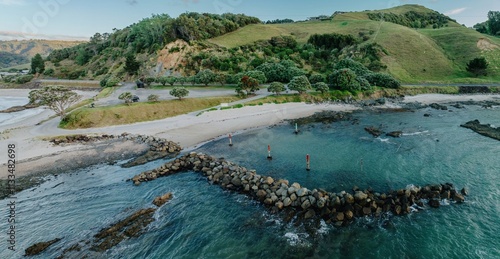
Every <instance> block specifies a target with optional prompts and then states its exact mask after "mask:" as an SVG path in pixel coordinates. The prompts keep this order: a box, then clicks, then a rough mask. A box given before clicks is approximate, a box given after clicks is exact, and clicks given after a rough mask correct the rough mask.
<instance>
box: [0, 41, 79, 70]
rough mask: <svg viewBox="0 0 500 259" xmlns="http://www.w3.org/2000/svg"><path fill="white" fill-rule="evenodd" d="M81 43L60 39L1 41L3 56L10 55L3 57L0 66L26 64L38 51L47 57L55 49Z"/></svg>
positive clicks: (0, 46) (0, 50) (7, 66)
mask: <svg viewBox="0 0 500 259" xmlns="http://www.w3.org/2000/svg"><path fill="white" fill-rule="evenodd" d="M80 43H82V42H81V41H60V40H57V41H56V40H22V41H17V40H13V41H0V52H1V53H3V56H5V57H6V56H8V57H9V60H6V59H3V61H5V62H0V68H9V67H14V66H18V65H20V64H25V63H27V62H29V60H30V59H31V58H32V57H34V56H35V55H36V54H37V53H40V55H42V56H43V57H46V56H48V55H49V54H50V53H51V52H52V51H53V50H56V49H63V48H69V47H73V46H75V45H78V44H80ZM3 56H2V57H3Z"/></svg>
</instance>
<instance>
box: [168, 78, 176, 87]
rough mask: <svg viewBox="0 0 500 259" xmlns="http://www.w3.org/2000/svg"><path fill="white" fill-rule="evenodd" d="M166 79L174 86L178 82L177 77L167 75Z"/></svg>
mask: <svg viewBox="0 0 500 259" xmlns="http://www.w3.org/2000/svg"><path fill="white" fill-rule="evenodd" d="M166 80H167V84H169V85H170V86H174V84H175V82H177V77H174V76H167V78H166Z"/></svg>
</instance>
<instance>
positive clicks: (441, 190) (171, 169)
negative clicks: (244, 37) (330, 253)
mask: <svg viewBox="0 0 500 259" xmlns="http://www.w3.org/2000/svg"><path fill="white" fill-rule="evenodd" d="M184 171H195V172H199V173H201V174H203V175H204V176H205V177H206V178H207V179H208V181H209V182H211V183H212V184H216V185H220V186H221V187H222V188H224V189H226V190H230V191H235V192H239V193H243V194H245V195H247V196H249V197H251V198H253V199H255V200H258V201H259V202H261V203H262V204H263V205H264V206H266V207H268V208H269V209H270V210H271V211H272V212H280V211H288V212H287V213H285V214H287V215H290V212H291V213H292V214H296V215H298V216H299V217H300V218H302V219H307V218H318V217H320V218H322V219H324V220H325V221H326V222H329V223H332V224H335V225H337V226H341V225H345V224H348V223H349V222H351V221H352V220H353V219H354V218H356V217H364V216H380V215H382V214H383V213H387V212H391V213H393V214H394V215H404V214H408V213H410V212H411V211H412V210H415V209H423V208H424V206H425V204H424V201H425V200H430V201H432V204H434V201H437V202H438V203H439V202H440V200H441V199H443V198H442V197H447V199H451V200H454V201H456V202H457V203H461V202H463V201H464V199H462V198H463V197H464V196H463V195H462V194H460V193H458V192H457V191H456V190H455V189H454V187H453V185H452V184H449V183H446V184H443V185H441V184H438V185H427V186H424V187H418V186H413V185H411V186H407V187H406V188H403V189H399V190H396V191H391V192H389V193H382V194H381V193H377V192H373V191H372V190H370V189H368V190H359V189H358V188H355V189H354V190H355V191H353V192H352V193H349V192H346V191H341V192H338V193H333V192H327V191H325V190H322V189H308V188H306V187H304V186H301V185H300V184H299V183H292V184H290V183H289V182H288V180H285V179H274V178H272V177H269V176H263V175H259V174H257V172H256V171H254V170H248V169H246V168H245V167H241V166H239V165H236V164H233V163H231V162H229V161H226V160H225V159H222V158H221V159H218V158H215V157H212V156H208V155H205V154H202V153H195V152H191V153H189V154H187V155H185V156H182V157H180V158H177V159H175V160H173V161H171V162H168V163H166V164H164V165H163V166H161V167H159V168H156V169H153V170H150V171H146V172H142V173H140V174H138V175H136V176H134V177H133V178H132V181H133V182H134V184H135V185H140V184H141V183H142V182H147V181H153V180H155V179H157V178H158V177H165V176H169V175H172V174H176V173H180V172H184ZM412 208H414V209H412ZM287 217H288V216H287Z"/></svg>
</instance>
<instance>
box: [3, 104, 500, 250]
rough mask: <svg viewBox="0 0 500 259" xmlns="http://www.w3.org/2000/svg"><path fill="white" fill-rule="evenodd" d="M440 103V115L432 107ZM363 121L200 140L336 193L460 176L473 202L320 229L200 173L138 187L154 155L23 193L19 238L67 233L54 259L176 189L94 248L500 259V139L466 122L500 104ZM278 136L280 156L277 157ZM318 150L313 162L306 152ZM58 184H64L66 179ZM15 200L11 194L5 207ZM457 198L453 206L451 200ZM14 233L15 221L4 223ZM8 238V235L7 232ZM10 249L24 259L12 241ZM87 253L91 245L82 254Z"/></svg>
mask: <svg viewBox="0 0 500 259" xmlns="http://www.w3.org/2000/svg"><path fill="white" fill-rule="evenodd" d="M424 113H431V114H432V117H429V118H427V117H424V116H423V114H424ZM354 117H355V118H357V119H358V120H359V123H357V124H353V123H352V122H350V121H346V122H339V123H333V124H312V125H307V126H301V128H300V129H301V134H299V135H294V134H292V133H293V127H292V126H291V125H282V126H277V127H273V128H266V129H260V130H255V131H251V132H246V133H243V134H240V135H237V136H234V137H233V142H234V143H235V146H233V147H231V148H230V147H229V146H228V141H227V140H226V139H222V140H218V141H214V142H211V143H208V144H206V145H205V146H203V147H202V148H200V150H198V151H200V152H205V153H208V154H213V155H215V156H218V157H225V158H226V159H228V160H230V161H233V162H236V163H239V164H241V165H244V166H246V167H248V168H249V169H256V170H257V171H258V173H260V174H264V175H271V176H273V177H275V178H286V179H288V180H290V182H291V183H292V182H294V181H296V182H299V183H300V184H301V185H303V186H306V187H308V188H309V189H313V188H323V189H326V190H328V191H335V192H340V191H342V190H346V191H348V190H350V189H351V188H352V187H353V186H354V185H357V186H358V187H360V188H362V189H364V188H368V187H371V188H373V189H374V190H377V191H387V190H390V189H395V188H403V187H405V186H407V185H409V184H414V185H424V184H427V183H444V182H452V183H454V184H455V186H456V187H457V188H462V187H467V188H468V189H469V191H470V196H468V197H467V200H466V202H465V203H464V204H453V203H452V204H450V202H448V201H443V205H445V206H442V207H441V208H440V209H426V210H424V211H421V212H418V213H412V214H410V215H408V216H403V217H387V218H386V220H373V219H369V218H366V219H359V220H357V222H356V223H355V224H353V225H351V226H348V227H345V228H339V229H338V228H333V227H331V226H328V225H326V224H325V223H324V222H320V226H319V230H318V231H316V232H314V231H310V230H309V228H308V227H307V226H304V225H300V224H299V225H296V224H294V222H292V223H289V224H286V223H283V222H282V221H281V220H280V218H279V217H277V216H274V215H271V214H269V213H268V212H267V211H266V210H265V209H264V208H263V207H262V206H261V205H259V204H257V203H256V202H254V201H252V200H249V199H247V198H246V197H245V196H243V195H239V194H234V193H230V192H226V191H223V190H222V189H220V188H219V187H218V186H212V185H210V184H208V183H207V181H206V180H205V179H204V178H203V177H201V176H200V175H198V174H196V173H192V172H188V173H184V174H179V175H174V176H170V177H167V178H161V179H158V180H156V181H154V182H149V183H143V184H142V185H141V186H139V187H135V186H133V185H132V184H131V183H130V182H125V180H126V179H128V178H131V177H132V176H133V175H135V174H137V173H139V172H141V171H144V170H148V169H152V168H155V167H157V166H159V165H160V164H161V163H162V162H160V161H158V162H154V163H150V164H147V165H144V166H140V167H136V168H129V169H123V168H120V167H119V166H109V165H106V166H97V167H93V168H87V169H82V170H80V171H77V172H72V173H71V174H65V175H60V176H58V177H57V178H54V177H53V178H52V179H51V180H50V181H48V182H46V183H44V184H43V185H42V186H40V187H37V188H35V189H31V190H27V191H24V192H22V193H20V194H19V195H18V196H17V203H18V207H17V214H18V219H19V221H18V223H17V225H16V228H18V232H17V233H16V237H17V242H18V244H17V248H18V249H19V250H24V249H25V248H27V247H28V246H29V245H31V244H33V243H35V242H41V241H48V240H51V239H54V238H56V237H60V238H63V240H62V241H60V242H58V243H56V244H55V245H53V246H52V247H51V248H49V249H48V251H47V252H45V253H44V254H42V255H40V256H38V257H35V258H54V257H56V256H58V255H60V254H61V252H62V250H63V249H65V248H67V247H69V246H70V245H72V244H74V243H76V242H78V241H80V240H83V239H90V238H91V237H92V236H93V235H94V234H95V233H97V231H99V230H100V229H101V228H103V227H106V226H108V225H109V224H111V223H113V222H116V221H118V220H120V219H123V218H125V217H126V216H128V215H130V214H131V213H133V212H134V211H136V210H138V209H141V208H145V207H150V206H152V205H151V201H152V200H153V199H154V197H156V196H159V195H162V194H164V193H166V192H173V194H174V199H173V200H172V201H171V202H170V203H168V204H167V205H165V206H163V207H161V208H160V209H158V210H157V211H156V212H155V218H156V219H157V220H156V221H155V222H153V223H152V224H151V225H150V226H149V228H148V231H147V233H146V234H144V235H143V236H141V237H139V238H135V239H131V240H128V241H125V242H123V243H121V244H119V245H118V246H117V247H115V248H113V249H111V250H110V251H108V252H107V253H105V254H98V255H96V254H90V255H89V256H90V257H91V258H366V257H371V258H500V238H499V235H498V233H500V216H499V215H500V206H499V205H500V204H499V201H498V197H500V191H499V190H500V181H499V173H500V142H498V141H496V140H493V139H489V138H487V137H483V136H480V135H479V134H477V133H474V132H472V131H471V130H468V129H465V128H461V127H459V125H460V124H461V123H465V122H467V121H469V120H472V119H479V120H480V121H481V122H482V123H491V124H494V125H497V126H500V109H499V108H498V107H496V108H494V109H489V110H485V109H482V108H480V107H476V106H467V107H466V109H463V110H457V109H454V110H453V112H448V111H437V110H420V111H417V112H414V113H411V112H406V113H376V112H363V113H356V114H355V115H354ZM366 126H379V127H381V128H382V129H383V130H384V131H393V130H402V131H403V132H404V133H405V134H404V136H403V137H401V138H398V139H394V138H390V137H385V136H384V137H381V138H373V137H372V136H371V135H369V134H368V133H367V132H365V131H364V129H363V128H364V127H366ZM267 145H271V154H272V156H273V160H272V161H267V159H266V156H267ZM306 154H309V155H310V156H311V168H312V170H311V172H309V173H308V172H306V171H305V166H306V165H305V156H306ZM59 183H63V184H61V185H59V186H57V187H55V188H53V187H54V186H56V185H57V184H59ZM7 202H8V200H3V201H1V202H0V206H1V208H2V213H3V214H4V215H5V214H6V213H7V212H5V210H4V208H5V207H6V204H7ZM448 204H450V205H448ZM0 229H2V233H5V232H6V231H4V230H6V229H7V220H6V218H4V220H2V221H0ZM3 235H4V236H3V237H2V238H1V239H2V240H6V239H7V235H6V234H3ZM0 248H1V249H2V250H1V251H0V258H18V257H20V256H21V255H22V254H23V251H18V252H16V253H11V252H10V251H8V250H6V242H4V241H3V242H2V245H1V247H0ZM85 254H87V252H86V251H82V252H81V254H79V255H77V256H80V257H81V256H82V255H85Z"/></svg>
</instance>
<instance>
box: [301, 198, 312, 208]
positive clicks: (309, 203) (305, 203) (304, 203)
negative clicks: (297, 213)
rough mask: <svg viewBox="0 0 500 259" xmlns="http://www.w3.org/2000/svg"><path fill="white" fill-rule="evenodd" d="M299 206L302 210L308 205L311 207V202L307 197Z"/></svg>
mask: <svg viewBox="0 0 500 259" xmlns="http://www.w3.org/2000/svg"><path fill="white" fill-rule="evenodd" d="M300 207H302V209H303V210H307V209H308V208H309V207H311V202H310V201H309V199H307V200H305V201H304V202H302V205H300Z"/></svg>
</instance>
